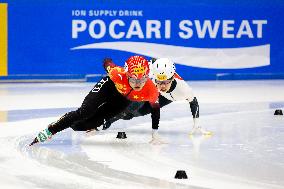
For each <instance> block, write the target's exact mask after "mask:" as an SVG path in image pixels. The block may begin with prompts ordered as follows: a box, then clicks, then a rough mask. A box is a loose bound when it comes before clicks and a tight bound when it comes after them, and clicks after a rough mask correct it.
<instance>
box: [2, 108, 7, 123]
mask: <svg viewBox="0 0 284 189" xmlns="http://www.w3.org/2000/svg"><path fill="white" fill-rule="evenodd" d="M1 122H2V123H3V122H8V112H7V111H0V123H1Z"/></svg>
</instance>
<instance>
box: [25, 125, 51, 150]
mask: <svg viewBox="0 0 284 189" xmlns="http://www.w3.org/2000/svg"><path fill="white" fill-rule="evenodd" d="M51 137H52V133H51V132H50V131H49V130H48V128H46V129H44V130H42V131H41V132H39V133H38V135H37V137H36V138H35V139H34V140H33V142H32V143H31V144H30V146H32V145H34V144H36V143H38V142H41V143H43V142H45V141H46V140H50V139H51Z"/></svg>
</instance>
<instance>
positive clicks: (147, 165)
mask: <svg viewBox="0 0 284 189" xmlns="http://www.w3.org/2000/svg"><path fill="white" fill-rule="evenodd" d="M93 85H94V83H42V84H40V83H38V84H0V187H1V188H24V189H26V188H28V189H31V188H48V189H50V188H60V189H65V188H66V189H73V188H74V189H75V188H80V189H81V188H115V189H120V188H121V189H125V188H131V189H134V188H141V189H142V188H143V189H144V188H168V189H172V188H230V189H231V188H238V189H239V188H250V189H253V188H272V189H274V188H284V116H274V115H273V113H274V110H275V109H282V110H284V80H271V81H206V82H205V81H204V82H189V85H190V86H191V87H192V88H193V90H194V93H195V95H196V96H197V98H198V100H199V103H200V124H201V126H202V127H203V128H206V129H207V130H210V131H212V132H213V135H212V136H211V137H205V136H200V135H194V136H189V131H190V129H191V127H192V117H191V112H190V107H189V105H188V104H187V103H186V102H175V103H172V104H170V105H168V106H166V107H164V108H163V109H162V111H161V122H160V128H159V133H160V135H161V137H163V139H164V140H166V141H167V142H168V144H164V145H151V144H149V143H148V142H149V141H150V139H151V119H150V116H144V117H139V118H135V119H132V120H130V121H118V122H116V123H114V124H113V125H112V127H111V128H110V129H109V130H106V131H103V132H97V133H94V135H93V136H92V135H86V134H85V133H83V132H74V131H72V130H71V129H67V130H66V131H63V132H61V133H59V134H57V135H55V136H54V137H53V138H52V140H51V141H49V142H46V143H45V144H40V145H35V146H33V147H28V146H27V145H28V144H29V143H30V142H31V141H32V140H33V138H34V137H35V135H36V134H37V133H38V131H40V130H42V129H44V128H46V126H47V125H48V124H49V123H50V122H53V121H56V119H58V118H59V117H60V116H61V115H62V114H64V113H65V112H68V111H70V110H74V109H76V107H78V106H80V104H81V102H82V100H83V99H84V97H85V95H87V93H88V91H89V90H91V89H92V86H93ZM118 131H125V132H126V134H127V139H124V140H120V139H116V134H117V132H118ZM177 170H185V171H186V173H187V175H188V178H189V179H186V180H177V179H174V176H175V173H176V171H177Z"/></svg>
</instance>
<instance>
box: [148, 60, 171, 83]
mask: <svg viewBox="0 0 284 189" xmlns="http://www.w3.org/2000/svg"><path fill="white" fill-rule="evenodd" d="M151 71H152V73H153V75H154V78H155V79H157V80H159V81H163V80H168V79H170V78H172V77H173V76H174V74H175V73H176V66H175V63H174V62H173V61H171V60H170V59H168V58H159V59H157V60H156V61H155V62H154V63H153V65H152V70H151Z"/></svg>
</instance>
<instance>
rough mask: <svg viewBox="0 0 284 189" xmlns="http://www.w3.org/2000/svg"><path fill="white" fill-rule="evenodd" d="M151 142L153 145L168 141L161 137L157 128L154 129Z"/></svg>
mask: <svg viewBox="0 0 284 189" xmlns="http://www.w3.org/2000/svg"><path fill="white" fill-rule="evenodd" d="M149 143H150V144H153V145H160V144H167V142H166V141H164V140H163V139H162V138H161V137H160V135H159V134H158V130H157V129H153V130H152V140H151V141H150V142H149Z"/></svg>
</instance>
